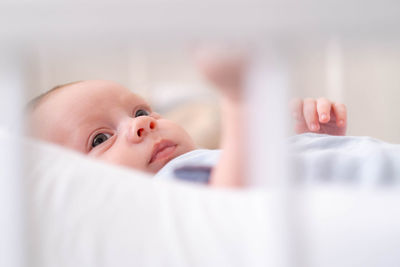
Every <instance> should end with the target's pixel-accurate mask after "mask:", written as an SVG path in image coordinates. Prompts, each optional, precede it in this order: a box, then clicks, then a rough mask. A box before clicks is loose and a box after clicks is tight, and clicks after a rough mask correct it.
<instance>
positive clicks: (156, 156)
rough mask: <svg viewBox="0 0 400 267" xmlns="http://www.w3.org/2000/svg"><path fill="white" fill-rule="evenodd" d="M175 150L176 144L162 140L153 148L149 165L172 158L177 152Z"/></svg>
mask: <svg viewBox="0 0 400 267" xmlns="http://www.w3.org/2000/svg"><path fill="white" fill-rule="evenodd" d="M175 148H176V144H175V143H173V142H171V141H168V140H161V141H160V142H158V143H156V144H155V145H154V147H153V152H152V154H151V158H150V161H149V164H151V163H153V162H154V161H157V160H161V159H166V158H168V157H170V156H171V155H172V153H173V152H174V151H175Z"/></svg>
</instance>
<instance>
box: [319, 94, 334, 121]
mask: <svg viewBox="0 0 400 267" xmlns="http://www.w3.org/2000/svg"><path fill="white" fill-rule="evenodd" d="M331 106H332V103H331V101H329V100H328V99H326V98H319V99H318V100H317V111H318V117H319V121H320V122H321V123H327V122H329V121H330V119H331V118H330V114H331Z"/></svg>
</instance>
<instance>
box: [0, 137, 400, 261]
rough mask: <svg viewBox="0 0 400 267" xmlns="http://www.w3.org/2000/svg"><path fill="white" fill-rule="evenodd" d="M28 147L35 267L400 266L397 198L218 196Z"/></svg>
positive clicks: (314, 191) (321, 190)
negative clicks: (292, 264)
mask: <svg viewBox="0 0 400 267" xmlns="http://www.w3.org/2000/svg"><path fill="white" fill-rule="evenodd" d="M9 140H10V137H9V136H7V135H5V134H4V133H3V134H0V142H1V143H2V144H4V142H9ZM23 143H24V145H23V146H24V147H25V151H26V153H27V154H28V155H31V156H32V157H30V158H29V159H28V161H27V162H26V168H25V171H26V185H27V203H26V204H27V208H28V221H27V225H28V234H29V235H28V238H29V239H28V240H29V242H28V243H29V245H30V246H29V251H30V254H29V256H30V258H29V266H37V267H39V266H40V267H54V266H58V267H64V266H71V267H72V266H74V267H75V266H85V267H92V266H93V267H95V266H96V267H97V266H110V267H111V266H113V267H114V266H120V267H123V266H174V267H175V266H218V267H220V266H288V265H287V263H290V262H294V263H296V266H299V265H301V264H303V266H318V267H324V266H332V267H333V266H335V267H337V266H349V267H350V266H351V267H354V266H380V267H381V266H385V267H390V266H399V263H400V253H398V248H399V247H400V209H399V208H398V203H400V202H399V200H400V196H399V194H398V193H399V192H398V190H396V189H393V190H392V189H379V190H378V189H377V190H365V189H363V190H359V189H357V188H356V187H351V188H349V187H346V188H345V187H340V186H336V187H323V186H318V187H312V188H307V189H304V190H302V191H292V192H290V198H286V197H285V196H286V195H282V194H281V193H282V192H281V191H279V190H276V189H270V190H266V191H261V190H240V191H229V190H215V189H210V188H206V187H201V186H192V185H190V184H187V183H182V184H180V183H177V182H171V181H168V182H162V181H156V180H152V179H151V178H150V177H149V176H148V175H146V174H143V173H139V172H136V171H133V170H128V169H124V168H120V167H116V166H109V165H106V164H104V163H100V162H97V161H93V160H91V159H89V158H85V157H83V156H81V155H78V154H76V153H74V152H70V151H65V150H64V149H60V148H58V147H55V146H53V145H48V144H43V143H36V142H30V141H23ZM285 199H286V200H287V201H286V202H285V201H282V200H285ZM285 203H288V205H285Z"/></svg>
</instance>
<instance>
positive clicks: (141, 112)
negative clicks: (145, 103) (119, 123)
mask: <svg viewBox="0 0 400 267" xmlns="http://www.w3.org/2000/svg"><path fill="white" fill-rule="evenodd" d="M149 115H150V112H148V111H147V110H145V109H138V110H137V111H136V113H135V118H136V117H140V116H149Z"/></svg>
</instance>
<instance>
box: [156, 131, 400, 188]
mask: <svg viewBox="0 0 400 267" xmlns="http://www.w3.org/2000/svg"><path fill="white" fill-rule="evenodd" d="M288 147H289V153H288V155H289V158H288V160H289V162H290V165H291V168H290V170H289V172H290V178H291V180H292V181H293V182H295V183H300V184H316V183H317V184H318V183H327V182H331V183H332V182H333V183H340V184H343V183H345V184H363V185H372V184H374V185H376V184H379V185H391V184H394V183H395V184H400V145H394V144H388V143H385V142H382V141H379V140H376V139H373V138H370V137H354V136H331V135H323V134H313V133H306V134H302V135H296V136H293V137H290V138H289V139H288ZM220 154H221V151H220V150H206V149H199V150H194V151H191V152H188V153H186V154H184V155H181V156H179V157H177V158H175V159H173V160H171V161H170V162H169V163H168V164H166V165H165V166H164V167H163V168H162V169H161V170H160V171H159V172H158V173H157V174H156V176H155V177H156V178H160V179H161V178H162V179H179V180H185V181H191V182H199V183H205V184H206V183H208V181H209V177H210V173H211V169H212V167H214V166H215V165H216V164H217V162H218V159H219V157H220ZM267 166H268V164H266V168H267Z"/></svg>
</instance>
